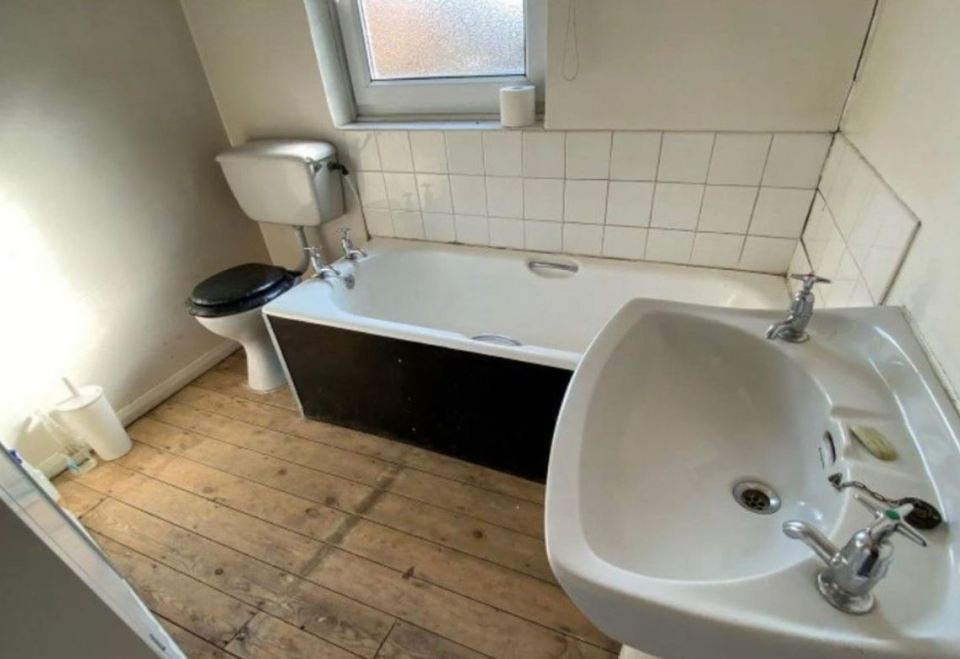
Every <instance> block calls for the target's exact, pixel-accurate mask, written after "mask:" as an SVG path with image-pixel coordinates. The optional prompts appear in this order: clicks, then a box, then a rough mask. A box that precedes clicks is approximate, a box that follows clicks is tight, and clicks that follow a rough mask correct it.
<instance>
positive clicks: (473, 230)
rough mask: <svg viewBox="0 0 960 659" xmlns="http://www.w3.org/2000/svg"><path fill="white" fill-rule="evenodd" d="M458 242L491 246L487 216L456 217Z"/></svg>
mask: <svg viewBox="0 0 960 659" xmlns="http://www.w3.org/2000/svg"><path fill="white" fill-rule="evenodd" d="M454 222H455V224H456V229H457V242H458V243H464V244H467V245H489V244H490V227H489V225H488V222H487V218H486V216H485V215H459V214H458V215H455V216H454Z"/></svg>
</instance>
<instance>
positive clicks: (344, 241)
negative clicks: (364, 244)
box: [340, 227, 367, 261]
mask: <svg viewBox="0 0 960 659" xmlns="http://www.w3.org/2000/svg"><path fill="white" fill-rule="evenodd" d="M340 246H341V247H342V248H343V258H345V259H347V260H348V261H356V260H357V259H361V258H366V256H367V253H366V252H365V251H363V250H362V249H360V248H359V247H355V246H354V244H353V240H352V239H351V238H350V229H348V228H347V227H343V228H342V229H340Z"/></svg>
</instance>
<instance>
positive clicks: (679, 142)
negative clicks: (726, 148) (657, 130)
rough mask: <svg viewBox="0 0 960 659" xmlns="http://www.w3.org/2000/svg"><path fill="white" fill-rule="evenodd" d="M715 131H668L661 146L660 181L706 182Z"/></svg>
mask: <svg viewBox="0 0 960 659" xmlns="http://www.w3.org/2000/svg"><path fill="white" fill-rule="evenodd" d="M714 138H715V136H714V134H713V133H667V134H666V135H664V136H663V145H662V147H661V148H660V168H659V170H658V172H657V180H658V181H673V182H678V183H706V181H707V170H708V169H709V168H710V153H711V152H712V151H713V141H714Z"/></svg>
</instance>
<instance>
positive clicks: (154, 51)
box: [0, 0, 267, 441]
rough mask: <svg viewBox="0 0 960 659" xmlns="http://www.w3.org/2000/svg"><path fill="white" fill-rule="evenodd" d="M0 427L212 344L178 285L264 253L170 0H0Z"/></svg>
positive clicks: (116, 389)
mask: <svg viewBox="0 0 960 659" xmlns="http://www.w3.org/2000/svg"><path fill="white" fill-rule="evenodd" d="M0 67H2V76H0V154H2V158H0V275H2V281H3V286H4V292H3V300H4V313H3V323H2V325H0V364H2V365H3V373H2V375H0V378H2V379H0V438H6V439H7V440H8V441H9V440H10V438H11V436H12V435H13V433H14V429H15V428H16V426H17V425H18V424H19V422H20V420H21V419H22V418H23V417H24V416H25V415H26V414H27V413H29V412H30V411H31V410H32V409H34V408H35V407H37V406H41V405H46V404H49V403H52V402H55V401H56V400H59V399H60V398H63V397H65V394H66V392H64V391H63V389H62V386H61V385H60V384H59V381H58V379H57V378H58V376H60V375H69V376H71V377H72V378H73V379H74V380H75V381H77V382H93V383H98V384H102V385H104V386H105V387H106V391H107V395H108V397H109V398H110V400H111V401H112V402H113V403H114V405H115V406H117V407H120V406H123V405H125V404H127V403H130V402H131V401H132V400H134V399H136V398H137V397H138V396H140V395H142V394H144V393H145V392H146V391H148V390H149V389H151V388H152V387H154V386H155V385H157V384H158V383H160V382H162V381H163V380H165V379H166V378H168V377H170V376H171V375H172V374H174V373H175V372H177V371H178V370H179V369H181V368H183V367H184V366H186V365H187V364H189V363H190V362H192V361H194V360H196V359H198V358H200V357H201V356H202V355H204V354H206V353H208V352H209V351H211V350H212V349H214V348H216V347H218V346H220V345H222V340H221V339H219V338H218V337H215V336H213V335H212V334H210V333H209V332H207V331H206V330H204V329H203V328H201V327H200V326H199V324H198V323H197V322H196V321H195V320H194V319H193V318H192V317H191V316H189V315H188V314H187V312H186V309H185V307H184V300H185V298H186V297H187V296H188V295H189V293H190V290H191V289H192V288H193V286H194V285H195V284H196V283H197V282H198V281H199V280H201V279H202V278H204V277H206V276H209V275H211V274H213V273H214V272H216V271H218V270H220V269H223V268H225V267H228V266H230V265H234V264H237V263H242V262H245V261H256V260H264V259H265V258H266V257H267V255H266V251H265V249H264V246H263V242H262V240H261V238H260V234H259V231H258V230H257V226H256V224H255V223H253V222H251V221H249V220H247V219H245V217H244V215H243V213H242V212H241V211H240V209H239V208H238V207H237V205H236V203H235V202H234V200H233V197H232V195H231V194H230V192H229V190H228V189H227V186H226V184H225V182H224V181H223V177H222V175H221V173H220V171H219V168H218V167H217V165H216V163H215V162H214V159H213V158H214V155H215V154H216V153H217V152H218V151H220V150H222V149H224V148H225V147H226V146H227V140H226V136H225V135H224V132H223V127H222V126H221V124H220V120H219V117H218V116H217V112H216V108H215V106H214V103H213V99H212V98H211V95H210V90H209V88H208V87H207V83H206V80H205V78H204V75H203V70H202V68H201V66H200V62H199V59H198V58H197V54H196V51H195V49H194V46H193V42H192V40H191V38H190V33H189V31H188V29H187V25H186V21H185V20H184V17H183V13H182V12H181V11H180V7H179V6H178V5H177V4H175V3H170V2H153V1H150V0H13V1H8V2H3V3H0Z"/></svg>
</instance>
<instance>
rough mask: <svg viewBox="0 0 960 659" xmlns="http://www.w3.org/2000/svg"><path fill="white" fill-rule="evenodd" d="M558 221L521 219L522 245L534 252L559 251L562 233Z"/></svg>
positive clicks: (561, 244)
mask: <svg viewBox="0 0 960 659" xmlns="http://www.w3.org/2000/svg"><path fill="white" fill-rule="evenodd" d="M562 226H563V225H562V224H560V223H559V222H540V221H536V220H524V221H523V245H524V247H525V248H526V249H530V250H533V251H535V252H559V251H560V249H561V248H562V247H563V235H562V232H561V227H562Z"/></svg>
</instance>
